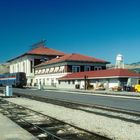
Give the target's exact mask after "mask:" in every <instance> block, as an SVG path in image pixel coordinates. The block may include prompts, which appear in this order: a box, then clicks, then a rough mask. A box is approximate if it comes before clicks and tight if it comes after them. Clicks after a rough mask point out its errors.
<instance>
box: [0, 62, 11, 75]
mask: <svg viewBox="0 0 140 140" xmlns="http://www.w3.org/2000/svg"><path fill="white" fill-rule="evenodd" d="M4 73H9V64H8V63H4V64H0V74H4Z"/></svg>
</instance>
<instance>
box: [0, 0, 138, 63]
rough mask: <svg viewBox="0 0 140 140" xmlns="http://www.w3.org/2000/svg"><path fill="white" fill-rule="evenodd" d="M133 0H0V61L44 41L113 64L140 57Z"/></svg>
mask: <svg viewBox="0 0 140 140" xmlns="http://www.w3.org/2000/svg"><path fill="white" fill-rule="evenodd" d="M139 7H140V1H139V0H0V62H1V63H2V62H5V61H7V60H9V59H11V58H14V57H16V56H18V55H20V54H22V53H24V52H26V51H28V50H29V49H30V45H32V44H34V43H36V42H38V41H40V40H42V39H46V40H47V43H46V46H47V47H49V48H53V49H57V50H60V51H63V52H66V53H81V54H85V55H89V56H93V57H97V58H101V59H105V60H107V61H110V62H111V63H115V57H116V55H117V54H118V53H121V54H122V55H123V56H124V61H125V63H133V62H137V61H140V51H139V50H140V8H139Z"/></svg>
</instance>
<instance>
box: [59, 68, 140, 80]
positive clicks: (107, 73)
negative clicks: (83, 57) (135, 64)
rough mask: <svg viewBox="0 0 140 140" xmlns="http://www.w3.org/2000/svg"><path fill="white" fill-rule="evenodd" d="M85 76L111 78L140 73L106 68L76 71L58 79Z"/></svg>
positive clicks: (139, 75)
mask: <svg viewBox="0 0 140 140" xmlns="http://www.w3.org/2000/svg"><path fill="white" fill-rule="evenodd" d="M85 76H87V77H88V78H89V79H91V78H93V79H94V78H111V77H139V78H140V74H138V73H135V72H132V71H130V70H128V69H107V70H98V71H85V72H76V73H72V74H68V75H66V76H64V77H62V78H59V80H70V79H84V77H85Z"/></svg>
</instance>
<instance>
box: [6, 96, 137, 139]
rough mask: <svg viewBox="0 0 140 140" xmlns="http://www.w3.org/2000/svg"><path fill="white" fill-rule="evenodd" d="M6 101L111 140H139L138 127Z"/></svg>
mask: <svg viewBox="0 0 140 140" xmlns="http://www.w3.org/2000/svg"><path fill="white" fill-rule="evenodd" d="M6 100H8V101H11V102H14V103H16V104H19V105H23V106H25V107H27V108H30V109H33V110H35V111H39V112H41V113H43V114H46V115H49V116H52V117H54V118H57V119H59V120H63V121H65V122H68V123H70V124H74V125H76V126H78V127H81V128H83V129H85V128H86V129H87V130H88V131H91V132H96V133H98V134H101V135H104V136H107V137H109V138H111V139H113V140H140V125H139V124H135V123H130V122H129V123H128V122H125V121H122V120H119V119H114V118H113V119H110V118H108V117H105V116H100V115H95V114H91V113H86V112H84V111H78V110H74V109H69V108H65V107H61V106H57V105H52V104H48V103H43V102H39V101H35V100H30V99H25V98H7V99H6Z"/></svg>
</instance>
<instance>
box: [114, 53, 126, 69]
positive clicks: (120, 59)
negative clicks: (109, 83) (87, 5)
mask: <svg viewBox="0 0 140 140" xmlns="http://www.w3.org/2000/svg"><path fill="white" fill-rule="evenodd" d="M115 68H116V69H117V68H122V69H123V68H124V58H123V55H121V54H118V55H117V56H116V64H115Z"/></svg>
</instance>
